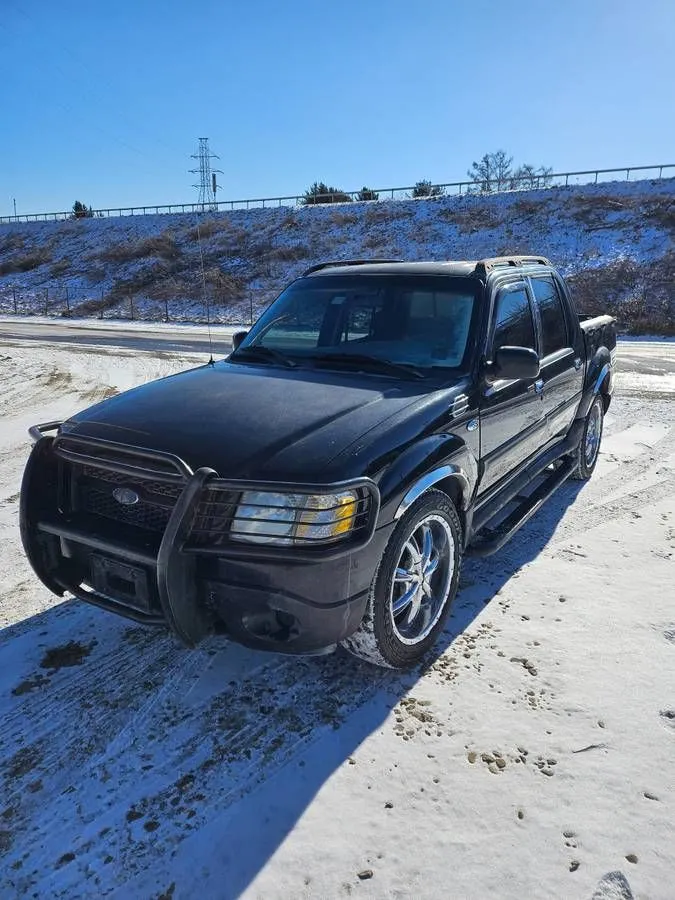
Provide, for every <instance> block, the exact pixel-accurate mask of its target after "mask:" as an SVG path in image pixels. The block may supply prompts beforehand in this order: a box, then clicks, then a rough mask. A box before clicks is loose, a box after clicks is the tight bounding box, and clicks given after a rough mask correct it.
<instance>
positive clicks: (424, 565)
mask: <svg viewBox="0 0 675 900" xmlns="http://www.w3.org/2000/svg"><path fill="white" fill-rule="evenodd" d="M461 558H462V526H461V524H460V521H459V517H458V516H457V510H456V509H455V507H454V505H453V503H452V501H451V500H450V498H449V497H448V496H447V495H446V494H443V493H442V492H441V491H428V492H427V493H425V494H424V495H423V496H422V497H420V499H419V500H418V501H417V502H416V503H415V504H413V506H412V507H411V508H410V509H409V510H408V512H407V513H406V514H405V515H404V516H403V518H402V519H401V521H400V522H399V523H398V525H397V526H396V528H395V529H394V531H393V533H392V535H391V537H390V539H389V543H388V544H387V546H386V548H385V551H384V553H383V555H382V559H381V560H380V564H379V565H378V567H377V569H376V571H375V575H374V577H373V582H372V585H371V589H370V595H369V598H368V605H367V607H366V612H365V615H364V617H363V620H362V622H361V625H360V626H359V628H358V630H357V631H356V632H354V634H353V635H351V636H350V637H349V638H347V639H346V640H345V641H343V644H342V645H343V646H344V647H345V648H346V649H347V650H349V652H350V653H353V654H354V655H355V656H358V657H360V658H361V659H365V660H367V661H368V662H371V663H375V665H378V666H386V667H388V668H392V669H405V668H408V667H410V666H413V665H414V664H415V663H417V662H419V660H420V659H421V658H422V657H423V656H424V654H425V653H426V652H427V651H428V650H429V649H430V648H431V647H432V646H433V644H434V643H435V642H436V639H437V638H438V635H439V633H440V632H441V631H442V630H443V627H444V625H445V622H446V620H447V618H448V614H449V612H450V607H451V605H452V601H453V600H454V599H455V595H456V593H457V584H458V581H459V570H460V565H461Z"/></svg>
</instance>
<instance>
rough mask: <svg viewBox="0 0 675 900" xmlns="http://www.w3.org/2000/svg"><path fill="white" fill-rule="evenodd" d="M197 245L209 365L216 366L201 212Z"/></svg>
mask: <svg viewBox="0 0 675 900" xmlns="http://www.w3.org/2000/svg"><path fill="white" fill-rule="evenodd" d="M197 245H198V246H199V267H200V270H201V276H202V299H203V301H204V304H205V305H206V328H207V330H208V333H209V365H210V366H212V365H214V361H213V338H212V337H211V303H210V301H209V293H208V291H207V290H206V272H205V271H204V251H203V249H202V233H201V231H200V228H199V212H198V213H197Z"/></svg>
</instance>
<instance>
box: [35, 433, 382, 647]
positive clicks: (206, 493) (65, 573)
mask: <svg viewBox="0 0 675 900" xmlns="http://www.w3.org/2000/svg"><path fill="white" fill-rule="evenodd" d="M61 425H62V423H61V422H47V423H45V424H42V425H34V426H33V427H32V428H30V429H29V433H30V436H31V438H32V439H33V440H34V441H35V446H34V447H33V450H32V452H31V455H30V457H29V460H28V463H27V465H26V469H25V472H24V476H23V481H22V485H21V501H20V528H21V539H22V542H23V547H24V550H25V553H26V556H27V557H28V560H29V562H30V564H31V566H32V567H33V569H34V571H35V573H36V575H37V576H38V578H39V579H40V580H41V581H42V583H43V584H44V585H45V586H46V587H47V588H48V589H49V590H50V591H52V592H53V593H55V594H57V595H58V596H63V594H64V593H65V592H66V591H68V592H69V593H70V594H72V595H73V596H75V597H77V598H78V599H80V600H84V601H85V602H87V603H91V604H93V605H95V606H98V607H100V608H102V609H105V610H108V611H110V612H115V613H117V614H118V615H122V616H125V617H126V618H129V619H132V620H133V621H136V622H140V623H142V624H145V625H160V626H168V627H169V628H170V630H171V631H173V632H174V633H175V634H176V635H177V636H178V637H179V638H180V640H181V641H182V642H183V643H184V644H186V645H187V646H189V647H194V646H195V645H196V644H197V643H198V642H199V641H200V640H201V639H202V638H203V637H204V636H205V635H206V634H208V633H209V632H210V631H211V630H212V629H213V624H214V614H213V612H212V611H211V610H210V609H208V607H207V606H206V605H205V604H203V603H201V602H200V600H199V597H198V579H197V573H196V563H197V559H198V557H199V556H209V555H211V556H219V557H228V556H229V557H232V558H234V559H243V558H246V557H249V558H254V559H256V560H261V559H262V560H265V559H267V560H269V561H270V562H273V561H277V562H283V561H285V562H296V563H297V562H317V561H320V560H327V559H334V558H336V557H338V556H343V555H345V554H348V553H350V552H352V551H354V550H356V549H360V548H362V547H364V546H366V544H368V542H369V541H370V540H371V538H372V536H373V533H374V531H375V526H376V522H377V514H378V511H379V503H380V495H379V491H378V488H377V485H376V484H375V483H374V482H373V481H371V480H370V479H368V478H358V479H352V480H350V481H344V482H339V483H335V484H328V485H327V484H322V485H317V484H299V483H288V482H286V483H283V482H261V481H227V480H224V479H221V478H219V476H218V473H217V472H216V471H215V470H214V469H211V468H206V467H204V468H200V469H197V470H196V471H194V472H193V471H192V469H191V468H190V467H189V466H188V464H187V463H186V462H185V461H184V460H182V459H180V457H178V456H175V455H173V454H171V453H165V452H162V451H158V450H152V449H148V448H143V447H135V446H132V445H128V444H120V443H116V442H112V441H106V440H102V439H99V438H93V437H86V436H80V435H71V434H68V433H65V434H57V435H56V436H53V435H52V434H50V433H51V432H55V431H58V430H59V428H60V427H61ZM59 460H63V461H66V462H68V463H71V464H73V465H77V466H93V467H96V468H97V469H103V470H106V471H109V472H114V473H117V474H118V475H122V476H125V477H128V478H129V479H134V480H139V479H141V480H142V479H148V480H152V481H153V482H155V483H162V484H168V485H175V486H177V488H178V491H179V492H178V494H177V500H176V502H175V504H174V505H173V508H172V509H171V513H170V515H169V518H168V523H167V525H166V528H165V529H164V531H163V533H161V535H160V534H158V535H157V541H156V542H155V545H153V543H152V541H149V542H148V543H147V544H146V546H138V545H133V544H132V543H131V542H129V541H125V540H124V539H123V538H122V539H120V537H119V534H113V533H112V532H114V531H118V532H119V528H118V529H114V528H112V529H104V528H101V527H95V523H93V522H90V523H85V524H83V523H82V522H75V521H73V520H72V517H69V516H68V515H67V514H65V513H64V512H63V510H62V509H60V508H59V502H58V499H57V498H58V495H59V479H60V473H59ZM214 490H216V491H223V492H228V491H229V492H232V493H233V494H235V493H236V494H237V495H240V494H241V492H243V491H259V492H265V491H273V492H276V493H284V494H286V493H291V494H299V495H310V494H335V493H339V492H341V491H347V490H354V491H357V495H358V496H359V498H360V499H359V501H358V504H357V512H356V513H354V516H353V518H355V519H356V520H357V521H356V522H354V525H355V526H356V525H358V528H357V527H355V528H354V529H353V535H352V536H351V537H350V538H349V539H345V538H341V539H335V538H331V539H321V540H318V539H311V538H307V540H306V541H305V546H297V545H289V546H268V545H255V544H254V545H247V544H245V543H243V542H240V541H236V542H235V541H231V542H229V543H227V542H226V543H219V544H218V545H216V546H212V545H208V544H201V543H198V544H196V545H190V535H191V530H192V527H193V523H194V522H195V517H196V514H197V511H198V509H199V507H200V504H202V503H204V502H206V503H207V504H210V505H212V504H213V500H212V497H213V492H214ZM209 498H211V499H209ZM216 502H217V501H216ZM270 508H272V509H274V508H275V507H273V506H271V507H270ZM232 521H235V519H234V516H233V518H232ZM267 521H273V519H272V518H271V519H269V520H267ZM86 524H89V527H86ZM234 533H236V532H234ZM64 542H65V543H66V544H67V543H68V542H72V543H73V544H75V545H79V546H83V547H86V548H88V549H89V550H90V551H95V552H100V553H102V554H109V555H111V556H112V557H114V558H116V559H119V560H120V561H123V562H124V563H129V564H134V563H135V564H138V565H141V566H144V567H147V568H148V569H150V570H151V571H153V572H154V573H155V583H153V585H152V588H153V591H154V590H155V589H156V595H157V598H158V600H159V607H160V609H161V612H159V611H152V610H146V609H139V608H137V607H135V606H133V605H130V604H127V603H124V602H123V601H118V600H116V599H112V598H111V597H109V596H107V595H105V594H103V593H101V592H99V591H96V590H95V589H93V588H90V587H89V586H85V585H84V583H83V582H82V580H81V572H80V573H79V574H78V573H77V571H76V570H77V567H76V566H75V565H73V564H72V562H71V561H70V560H69V558H68V555H67V554H64V553H61V552H60V551H61V550H62V549H63V547H64Z"/></svg>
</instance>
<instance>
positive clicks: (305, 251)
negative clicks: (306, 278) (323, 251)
mask: <svg viewBox="0 0 675 900" xmlns="http://www.w3.org/2000/svg"><path fill="white" fill-rule="evenodd" d="M268 256H269V257H270V258H271V259H273V260H277V261H278V262H297V260H299V259H307V257H308V256H309V247H308V246H307V245H306V244H293V245H292V246H290V247H273V248H272V249H271V250H269V252H268Z"/></svg>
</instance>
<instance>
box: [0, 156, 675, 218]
mask: <svg viewBox="0 0 675 900" xmlns="http://www.w3.org/2000/svg"><path fill="white" fill-rule="evenodd" d="M647 172H652V173H654V174H653V175H652V176H649V175H647V174H646V173H647ZM664 172H665V173H666V174H665V175H664ZM634 173H640V174H638V176H637V178H634V179H631V174H634ZM657 173H658V174H657ZM600 176H603V177H600ZM607 176H609V177H607ZM612 176H617V177H612ZM618 176H621V178H622V180H626V181H631V180H634V181H642V180H646V179H651V180H655V181H658V180H660V179H662V178H672V177H675V163H667V164H664V165H657V166H622V167H620V168H617V169H587V170H585V171H581V172H552V173H542V174H539V175H536V174H534V175H527V176H525V177H524V178H521V179H514V178H508V179H501V180H499V179H493V180H490V181H487V182H483V183H477V182H475V181H451V182H447V183H445V184H434V185H430V187H431V189H432V191H435V192H438V193H440V194H443V195H450V196H453V195H457V196H461V195H462V194H468V193H475V194H486V193H503V192H505V191H520V190H541V189H544V188H549V187H567V186H568V185H569V184H570V183H571V184H598V183H599V182H607V181H617V180H619V177H618ZM623 176H625V179H623ZM570 179H576V180H572V181H570ZM580 179H583V180H580ZM414 190H415V187H414V186H408V187H395V188H374V189H373V190H372V191H371V190H370V189H368V192H369V193H370V194H371V195H372V197H373V199H367V200H365V199H362V197H361V194H362V192H361V191H340V192H339V193H337V194H316V195H313V196H312V197H311V199H310V201H309V204H307V198H306V195H305V194H295V195H292V196H288V197H258V198H251V199H248V200H220V201H217V202H215V203H208V204H207V203H169V204H159V205H157V204H153V203H148V204H146V205H145V206H122V207H110V208H109V209H96V210H92V211H91V212H92V215H93V217H96V218H116V217H119V216H146V215H157V214H168V213H187V212H192V213H196V212H227V211H229V210H235V209H269V208H274V207H280V206H291V207H294V206H305V205H311V206H313V205H320V204H324V203H340V202H370V203H373V202H377V201H378V200H379V201H381V200H396V199H405V200H409V199H414V198H413V191H414ZM426 196H428V195H426ZM426 196H425V197H420V198H419V199H426ZM72 218H74V216H73V212H72V210H68V211H66V212H50V213H28V214H26V215H17V216H0V224H3V225H6V224H9V223H11V222H50V221H54V222H58V221H64V220H66V219H72Z"/></svg>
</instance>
